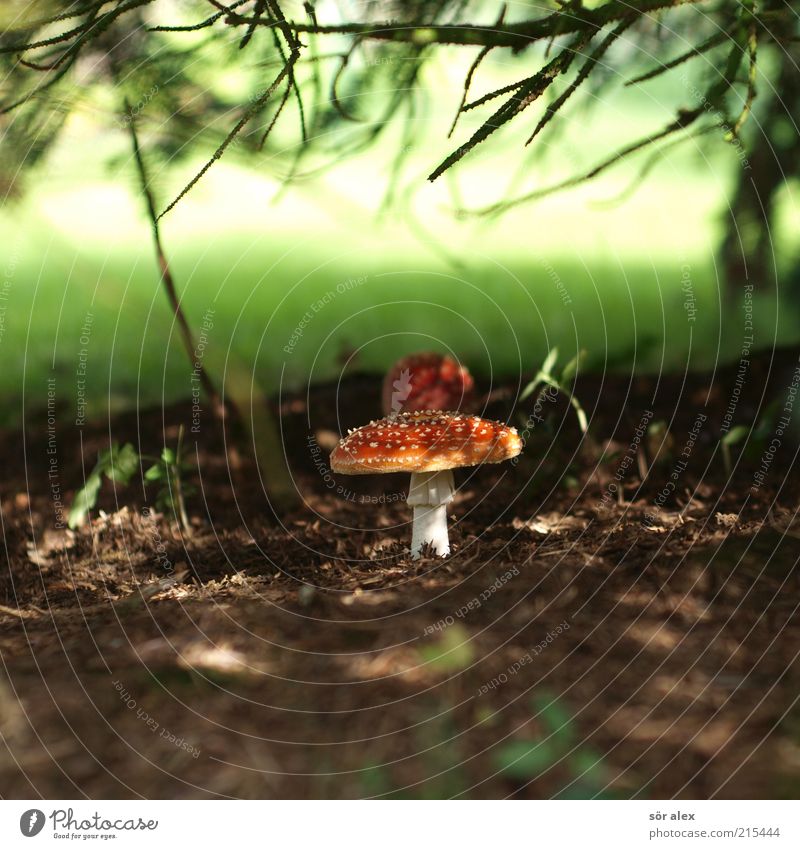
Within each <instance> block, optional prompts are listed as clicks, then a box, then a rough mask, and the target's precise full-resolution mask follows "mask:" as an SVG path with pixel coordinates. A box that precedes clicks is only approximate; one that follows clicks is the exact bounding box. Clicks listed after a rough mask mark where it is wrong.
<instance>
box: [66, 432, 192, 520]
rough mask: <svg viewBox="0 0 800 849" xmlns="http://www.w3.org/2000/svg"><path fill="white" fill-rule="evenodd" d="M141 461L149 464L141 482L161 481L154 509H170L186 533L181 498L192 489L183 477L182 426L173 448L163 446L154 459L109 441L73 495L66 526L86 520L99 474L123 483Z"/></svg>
mask: <svg viewBox="0 0 800 849" xmlns="http://www.w3.org/2000/svg"><path fill="white" fill-rule="evenodd" d="M145 460H149V461H150V462H151V463H153V465H152V466H150V468H149V469H148V470H147V471H146V472H145V473H144V479H145V481H147V482H148V483H156V482H160V483H161V488H160V489H159V490H158V492H157V493H156V502H155V503H156V508H157V509H158V510H164V511H169V512H171V513H172V514H173V515H174V517H175V519H176V521H177V522H178V523H179V524H180V525H181V527H182V528H183V530H184V531H185V532H186V533H187V534H188V533H191V525H190V523H189V517H188V515H187V513H186V502H185V498H186V496H187V495H191V494H192V493H193V492H194V491H195V489H194V487H193V486H191V485H189V484H187V483H186V482H185V481H184V479H183V475H184V473H185V472H186V471H188V470H189V466H188V465H187V464H186V463H185V462H184V461H183V426H181V428H180V430H179V431H178V444H177V447H176V448H175V450H174V451H173V450H172V449H171V448H168V447H167V446H164V449H163V451H162V452H161V455H160V456H159V457H158V458H156V457H150V456H147V455H145V454H139V453H138V452H137V451H136V449H135V448H134V447H133V445H131V444H130V443H129V442H126V443H125V445H123V446H122V447H121V448H120V446H119V444H118V443H116V442H112V443H111V446H110V447H109V448H108V449H107V450H105V451H101V452H100V454H98V457H97V463H96V465H95V467H94V468H93V469H92V471H91V472H90V474H89V476H88V477H87V478H86V481H85V483H84V485H83V486H82V487H81V488H80V489H79V490H78V492H77V493H76V494H75V499H74V500H73V502H72V507H71V508H70V511H69V519H68V524H69V526H70V528H73V529H74V528H77V527H80V526H81V525H82V524H83V523H84V522H85V521H86V517H87V516H88V515H89V511H90V510H92V509H94V507H95V506H96V505H97V497H98V495H99V494H100V487H101V485H102V483H103V477H106V478H107V479H108V480H110V481H113V482H114V483H115V484H119V485H121V486H126V485H127V484H129V483H130V481H131V478H132V477H133V475H134V474H135V473H136V472H137V471H139V469H140V468H141V463H142V461H145Z"/></svg>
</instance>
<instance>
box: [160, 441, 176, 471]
mask: <svg viewBox="0 0 800 849" xmlns="http://www.w3.org/2000/svg"><path fill="white" fill-rule="evenodd" d="M161 459H162V461H163V462H164V463H166V464H167V465H168V466H174V465H175V452H174V451H173V450H172V449H171V448H167V446H166V445H165V446H164V450H163V451H162V452H161Z"/></svg>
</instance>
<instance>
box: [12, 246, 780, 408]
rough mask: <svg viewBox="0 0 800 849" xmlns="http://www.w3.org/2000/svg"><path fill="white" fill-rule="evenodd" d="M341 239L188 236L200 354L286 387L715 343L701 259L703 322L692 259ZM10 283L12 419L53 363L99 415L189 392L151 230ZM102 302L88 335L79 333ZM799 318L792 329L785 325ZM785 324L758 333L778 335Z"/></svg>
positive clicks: (186, 268) (707, 354)
mask: <svg viewBox="0 0 800 849" xmlns="http://www.w3.org/2000/svg"><path fill="white" fill-rule="evenodd" d="M338 248H340V246H339V245H333V244H330V245H326V244H320V243H316V244H314V245H313V247H307V246H301V247H300V248H298V249H296V250H294V251H291V252H289V253H288V254H287V255H286V256H285V257H282V256H280V254H279V253H278V251H275V250H270V249H269V247H268V246H266V245H263V246H262V245H261V244H258V243H256V244H254V243H253V242H252V240H248V241H246V240H243V239H241V238H237V237H235V236H227V237H226V238H225V239H224V240H222V241H221V242H220V243H218V244H216V245H215V246H214V250H213V251H206V246H205V245H204V244H202V243H201V242H195V243H192V242H191V241H189V242H184V243H182V244H181V245H180V246H179V248H178V249H176V250H174V251H173V252H172V253H173V265H174V270H175V273H176V276H177V279H178V280H179V281H180V284H181V286H182V287H183V290H184V303H185V308H186V311H187V313H188V315H189V317H190V319H191V320H192V323H193V325H194V326H195V327H196V328H198V330H199V327H200V324H201V322H202V318H203V315H204V314H205V313H206V311H207V310H209V309H213V310H214V315H213V319H212V321H213V327H212V328H210V329H209V330H208V333H207V337H208V339H207V346H206V349H205V359H204V362H205V363H206V364H207V365H208V366H209V367H210V368H211V370H212V372H213V373H215V374H216V375H217V376H219V375H220V374H221V371H222V369H223V368H224V367H225V364H226V358H228V366H230V365H231V364H235V367H236V369H237V370H238V371H239V373H241V374H245V375H247V376H248V379H249V376H251V375H252V377H253V379H254V380H255V381H256V382H257V383H258V384H259V385H260V386H261V387H263V388H265V389H267V390H269V391H274V390H276V389H277V388H278V387H279V386H280V385H281V382H282V383H283V385H284V386H288V387H297V386H301V385H304V384H305V383H307V382H312V383H314V382H318V381H322V380H328V379H332V378H336V377H338V376H339V375H341V374H344V375H347V374H349V373H353V372H354V371H358V370H368V371H380V370H382V369H385V368H386V367H387V366H388V365H389V363H390V362H391V361H392V360H393V359H395V358H396V357H397V356H399V355H401V354H403V353H405V352H408V351H412V350H418V349H424V348H435V349H441V350H447V349H449V350H452V351H454V352H455V353H456V354H457V355H458V356H459V357H461V358H463V359H464V361H465V362H467V363H468V364H469V365H470V367H471V368H472V369H473V370H474V371H475V372H476V374H477V375H479V376H480V378H481V380H482V382H483V383H484V384H487V383H488V382H489V381H490V380H491V379H495V380H498V379H504V380H505V379H509V378H511V379H515V378H516V377H517V376H518V375H519V374H520V372H521V371H522V372H530V371H531V370H532V369H534V368H535V367H537V366H538V365H539V364H540V363H541V361H542V359H543V357H544V356H545V354H546V352H547V351H548V350H549V349H550V348H552V346H554V345H557V346H558V347H559V349H560V351H561V352H562V356H563V357H564V359H565V361H566V359H568V358H569V357H571V356H573V355H574V354H575V353H576V352H577V350H578V349H579V348H582V349H585V350H586V351H587V352H588V359H587V367H590V368H593V369H603V368H605V367H609V366H610V367H615V368H620V367H624V368H630V367H634V368H636V369H637V370H644V369H659V368H662V367H664V368H667V369H683V368H684V366H685V364H686V362H687V361H689V362H690V364H691V365H692V366H693V367H700V366H702V365H703V364H708V363H711V362H712V361H713V360H714V359H716V358H717V356H718V352H717V348H718V345H719V344H720V343H719V295H718V292H717V289H716V283H715V280H714V277H713V276H712V273H711V270H710V269H709V268H702V267H698V266H697V265H693V267H692V281H693V286H694V295H695V298H696V303H697V306H698V310H697V316H696V321H695V322H694V323H693V324H690V323H689V322H688V321H687V314H686V311H685V310H684V296H683V293H682V291H681V269H680V267H679V266H677V265H676V266H670V265H669V264H668V263H667V262H663V263H661V264H660V265H656V266H653V265H650V266H646V265H644V264H641V263H639V264H637V263H635V262H633V261H625V262H620V263H619V264H617V265H615V266H611V265H609V264H601V263H599V262H598V263H597V264H595V265H592V266H587V265H586V264H584V263H583V262H580V261H577V260H571V259H570V258H569V257H562V258H559V259H553V260H552V261H548V262H547V264H546V266H545V265H542V264H537V263H536V262H534V261H529V262H522V261H520V260H519V259H518V258H515V259H512V260H510V261H508V262H507V263H506V265H505V267H504V268H498V267H497V266H495V265H493V264H490V263H489V262H484V263H474V264H471V265H470V267H469V268H467V269H465V270H461V271H458V272H457V271H454V270H453V269H451V268H448V267H447V266H446V265H445V264H444V263H443V262H441V261H437V260H435V259H434V260H432V259H430V258H426V260H425V261H424V262H421V261H420V259H419V257H397V256H389V257H382V256H380V255H375V254H373V255H363V256H360V257H359V258H358V262H354V261H353V260H352V257H348V258H346V259H342V258H341V257H339V256H337V249H338ZM376 253H378V252H376ZM352 280H355V281H357V282H356V283H355V284H354V285H353V286H352V288H346V287H347V286H348V285H349V284H348V281H352ZM358 281H361V282H358ZM559 281H560V284H561V285H563V287H564V288H559ZM12 284H13V285H12V287H11V289H10V290H9V299H8V307H7V313H6V322H5V328H4V330H5V332H4V335H3V336H2V341H1V342H0V347H2V348H4V349H5V351H6V352H7V357H6V364H7V367H6V368H5V369H4V370H3V371H2V373H0V391H2V392H3V396H4V398H6V405H5V407H4V414H5V418H6V420H7V421H8V420H12V421H13V420H16V419H18V418H19V416H20V413H21V396H22V389H23V385H24V387H25V389H26V392H27V394H28V400H27V407H28V408H29V409H34V408H36V407H37V406H39V407H41V406H43V405H44V401H43V393H44V388H45V381H46V379H47V377H48V376H50V375H51V374H53V375H55V377H56V379H57V392H58V398H59V403H61V404H64V405H66V408H67V409H68V410H70V415H72V411H73V410H74V407H75V405H76V403H77V397H78V380H79V377H78V375H77V373H76V372H77V370H78V369H79V367H80V366H81V361H82V359H83V360H85V380H86V384H85V387H86V398H87V401H88V409H87V412H88V414H89V415H90V416H91V415H96V414H99V413H100V412H101V411H103V410H105V409H106V407H107V405H108V404H109V403H110V404H111V406H112V407H119V406H120V405H122V406H127V405H131V404H134V403H139V404H142V405H149V404H154V403H160V402H161V401H162V400H164V401H171V400H175V399H179V398H185V397H188V396H189V393H190V367H189V365H188V363H187V360H186V358H185V355H184V353H183V351H182V349H181V348H180V346H179V344H178V339H177V334H176V327H175V326H174V323H173V321H172V316H171V314H170V312H169V308H168V306H167V302H166V299H165V297H164V295H163V292H162V291H161V289H160V286H159V284H158V281H157V278H156V273H155V267H154V262H153V258H152V256H151V253H150V245H149V244H148V243H144V244H143V245H142V247H141V249H140V250H138V251H135V250H131V249H129V248H123V249H121V250H118V251H114V252H113V253H112V254H111V255H110V256H108V257H106V256H103V255H102V254H101V253H100V252H99V251H95V252H92V251H91V250H86V251H76V250H75V248H74V247H73V246H68V245H57V246H56V248H55V249H52V250H51V251H50V253H49V254H48V255H47V256H46V257H45V258H43V259H41V258H40V259H39V260H37V259H36V258H35V257H33V256H31V255H30V254H27V253H26V254H22V255H20V257H19V260H18V261H17V264H16V267H15V268H14V269H13V278H12ZM337 287H339V289H338V290H337ZM331 293H332V294H331ZM565 293H566V294H565ZM566 298H568V299H569V302H568V303H566V302H565V299H566ZM320 302H323V303H322V305H321V306H320V305H319V303H320ZM315 305H317V306H316V307H315ZM727 309H728V311H729V312H733V310H732V309H731V308H730V307H728V308H727ZM758 309H759V315H760V317H761V325H760V326H761V327H766V328H767V329H768V330H769V331H772V323H771V321H770V318H769V316H768V315H765V311H766V310H769V309H770V305H769V303H767V302H765V303H762V304H760V305H759V307H758ZM773 311H774V308H773ZM89 313H91V314H92V316H93V319H92V322H91V333H90V334H89V338H88V344H82V343H81V335H82V327H83V326H84V324H85V321H86V316H87V314H89ZM304 316H305V317H306V318H305V319H304ZM773 318H774V315H773ZM730 324H731V333H730V335H731V339H730V340H728V341H724V340H723V344H722V356H723V357H732V356H733V355H734V353H735V349H736V335H737V334H736V328H737V327H738V322H736V320H735V317H734V319H733V320H732V321H731V323H730ZM298 329H299V330H300V331H301V334H300V335H297V336H295V338H294V341H293V334H296V332H297V330H298ZM792 331H793V328H792V327H791V326H787V327H783V328H780V333H779V335H783V336H785V337H787V338H789V337H790V336H791V334H792ZM772 335H773V334H772V333H771V332H770V333H769V334H768V337H767V338H764V337H762V344H771V343H772V338H771V337H772ZM85 341H86V340H84V342H85ZM83 349H85V351H86V353H85V354H83V355H82V354H81V351H82V350H83ZM23 374H24V380H23V377H22V376H23Z"/></svg>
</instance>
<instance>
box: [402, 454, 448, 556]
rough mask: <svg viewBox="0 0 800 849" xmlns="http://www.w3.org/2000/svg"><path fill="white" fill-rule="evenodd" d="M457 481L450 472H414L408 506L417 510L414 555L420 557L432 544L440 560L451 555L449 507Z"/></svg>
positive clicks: (412, 543)
mask: <svg viewBox="0 0 800 849" xmlns="http://www.w3.org/2000/svg"><path fill="white" fill-rule="evenodd" d="M454 490H455V481H454V480H453V473H452V471H450V469H445V470H444V471H443V472H412V474H411V486H410V488H409V490H408V504H409V505H410V506H412V507H413V508H414V521H413V523H412V525H411V555H412V557H415V558H416V557H419V556H420V552H421V550H422V547H423V546H424V545H425V544H426V543H430V544H431V546H432V547H433V550H434V552H435V553H436V554H438V555H439V556H440V557H446V556H447V555H448V554H449V553H450V541H449V539H448V536H447V505H448V504H449V503H450V502H451V501H452V500H453V492H454Z"/></svg>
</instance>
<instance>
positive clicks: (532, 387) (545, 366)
mask: <svg viewBox="0 0 800 849" xmlns="http://www.w3.org/2000/svg"><path fill="white" fill-rule="evenodd" d="M557 359H558V348H553V349H552V350H551V351H550V353H549V354H548V355H547V356H546V357H545V359H544V362H543V363H542V367H541V368H540V369H539V371H538V372H537V373H536V377H534V378H533V380H532V381H531V382H530V383H529V384H528V385H527V386H526V387H525V388H524V389H523V390H522V394H521V395H520V396H519V400H520V401H524V400H525V399H526V398H528V397H530V396H531V395H533V393H534V392H535V391H536V390H537V388H538V387H539V384H540V383H549V384H550V386H554V387H555V388H556V389H560V388H561V387H560V386H559V383H558V381H557V380H556V379H555V377H554V376H553V366H554V365H555V364H556V360H557Z"/></svg>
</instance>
